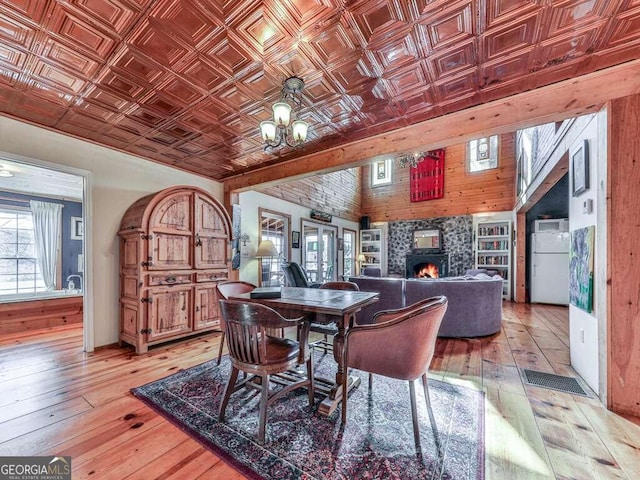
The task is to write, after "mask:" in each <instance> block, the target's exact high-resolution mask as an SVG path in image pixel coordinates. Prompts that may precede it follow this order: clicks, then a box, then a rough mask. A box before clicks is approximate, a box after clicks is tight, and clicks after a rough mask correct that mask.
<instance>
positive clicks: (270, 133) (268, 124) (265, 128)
mask: <svg viewBox="0 0 640 480" xmlns="http://www.w3.org/2000/svg"><path fill="white" fill-rule="evenodd" d="M260 132H261V133H262V140H264V141H265V142H266V141H271V142H272V141H274V140H275V138H276V124H275V122H272V121H271V120H265V121H264V122H260Z"/></svg>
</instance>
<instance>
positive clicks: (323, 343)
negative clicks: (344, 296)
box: [309, 282, 360, 352]
mask: <svg viewBox="0 0 640 480" xmlns="http://www.w3.org/2000/svg"><path fill="white" fill-rule="evenodd" d="M319 288H321V289H328V290H349V291H352V292H358V291H360V288H359V287H358V284H357V283H354V282H325V283H323V284H322V285H320V287H319ZM309 330H310V331H311V332H315V333H321V334H322V335H324V338H323V339H321V340H318V341H315V342H312V343H311V347H312V348H321V349H323V350H324V351H325V352H330V351H333V343H331V342H329V335H331V336H333V335H335V334H337V333H338V327H337V326H336V324H335V323H334V322H332V323H328V324H324V323H315V322H311V325H310V327H309Z"/></svg>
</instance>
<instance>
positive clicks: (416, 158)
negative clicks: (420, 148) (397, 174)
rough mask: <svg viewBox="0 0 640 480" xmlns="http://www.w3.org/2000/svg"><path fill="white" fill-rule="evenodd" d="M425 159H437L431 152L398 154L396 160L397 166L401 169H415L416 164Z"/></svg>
mask: <svg viewBox="0 0 640 480" xmlns="http://www.w3.org/2000/svg"><path fill="white" fill-rule="evenodd" d="M425 158H438V157H437V155H435V154H434V153H433V152H431V151H429V152H416V153H403V154H400V155H399V156H398V157H397V158H396V160H397V161H398V165H400V166H401V167H402V168H406V167H411V168H416V167H417V166H418V164H419V163H420V162H421V161H423V160H424V159H425Z"/></svg>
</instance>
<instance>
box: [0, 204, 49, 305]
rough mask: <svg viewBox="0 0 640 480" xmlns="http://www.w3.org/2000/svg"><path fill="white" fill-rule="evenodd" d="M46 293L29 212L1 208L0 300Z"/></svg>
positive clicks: (31, 217)
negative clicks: (11, 296) (4, 297)
mask: <svg viewBox="0 0 640 480" xmlns="http://www.w3.org/2000/svg"><path fill="white" fill-rule="evenodd" d="M42 290H46V286H45V282H44V278H43V276H42V274H41V273H40V267H39V266H38V259H37V255H36V246H35V238H34V232H33V216H32V214H31V212H30V211H29V210H21V209H16V208H15V207H3V206H0V296H1V295H15V294H18V293H35V292H38V291H42Z"/></svg>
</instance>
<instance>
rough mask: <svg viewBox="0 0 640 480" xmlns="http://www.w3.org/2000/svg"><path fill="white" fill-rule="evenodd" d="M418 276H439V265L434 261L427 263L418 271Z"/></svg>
mask: <svg viewBox="0 0 640 480" xmlns="http://www.w3.org/2000/svg"><path fill="white" fill-rule="evenodd" d="M416 277H418V278H438V267H437V266H436V265H434V264H433V263H427V264H426V265H425V266H424V267H422V268H421V269H420V270H418V271H417V272H416Z"/></svg>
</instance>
